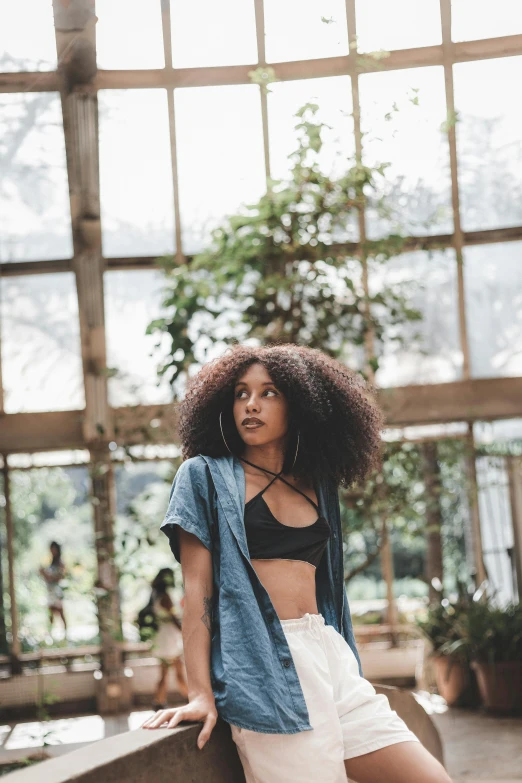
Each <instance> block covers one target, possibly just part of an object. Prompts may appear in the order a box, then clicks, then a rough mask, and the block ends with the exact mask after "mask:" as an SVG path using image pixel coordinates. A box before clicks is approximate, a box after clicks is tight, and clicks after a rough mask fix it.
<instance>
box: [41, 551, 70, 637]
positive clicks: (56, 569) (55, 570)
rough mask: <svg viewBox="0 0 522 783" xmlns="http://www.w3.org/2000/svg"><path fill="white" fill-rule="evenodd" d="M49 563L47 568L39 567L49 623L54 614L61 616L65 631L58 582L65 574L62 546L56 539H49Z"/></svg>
mask: <svg viewBox="0 0 522 783" xmlns="http://www.w3.org/2000/svg"><path fill="white" fill-rule="evenodd" d="M49 549H50V550H51V558H52V559H51V563H50V565H48V566H47V568H43V567H42V568H40V575H41V576H43V578H44V579H45V583H46V586H47V608H48V609H49V623H50V625H51V629H52V627H53V622H54V618H55V616H56V615H58V616H59V617H61V619H62V622H63V630H64V632H65V633H67V623H66V621H65V614H64V612H63V590H62V587H61V585H60V582H61V581H62V579H63V578H64V576H65V565H64V564H63V562H62V548H61V546H60V544H57V543H56V541H51V544H50V546H49Z"/></svg>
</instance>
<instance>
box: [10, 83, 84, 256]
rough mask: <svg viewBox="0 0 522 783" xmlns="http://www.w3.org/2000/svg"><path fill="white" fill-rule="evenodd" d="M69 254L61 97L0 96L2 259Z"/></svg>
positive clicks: (69, 225) (44, 94)
mask: <svg viewBox="0 0 522 783" xmlns="http://www.w3.org/2000/svg"><path fill="white" fill-rule="evenodd" d="M71 255H72V235H71V216H70V207H69V193H68V186H67V168H66V162H65V142H64V136H63V127H62V110H61V106H60V98H59V95H58V93H13V94H11V95H7V94H6V95H0V260H2V261H43V260H46V259H50V258H67V257H70V256H71Z"/></svg>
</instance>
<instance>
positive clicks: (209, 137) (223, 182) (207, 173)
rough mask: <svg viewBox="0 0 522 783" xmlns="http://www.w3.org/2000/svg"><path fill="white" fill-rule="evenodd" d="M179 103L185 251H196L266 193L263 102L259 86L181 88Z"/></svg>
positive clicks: (180, 168) (178, 136)
mask: <svg viewBox="0 0 522 783" xmlns="http://www.w3.org/2000/svg"><path fill="white" fill-rule="evenodd" d="M174 99H175V104H176V133H177V141H178V173H179V192H180V212H181V222H182V228H183V250H184V252H185V253H196V252H198V251H199V250H200V249H201V248H202V246H203V245H204V243H205V242H206V240H207V239H208V237H209V235H210V231H211V229H212V228H214V227H215V226H216V224H218V223H219V222H220V221H221V220H222V219H223V217H224V216H225V215H227V214H231V213H233V212H236V211H237V210H238V208H239V206H240V204H242V203H251V202H252V203H253V202H255V201H257V199H258V198H260V196H261V195H262V194H263V192H264V191H265V189H266V180H265V165H264V152H263V134H262V125H261V101H260V98H259V88H258V87H257V86H255V85H240V86H231V87H194V88H192V87H191V88H187V89H179V90H176V91H175V93H174Z"/></svg>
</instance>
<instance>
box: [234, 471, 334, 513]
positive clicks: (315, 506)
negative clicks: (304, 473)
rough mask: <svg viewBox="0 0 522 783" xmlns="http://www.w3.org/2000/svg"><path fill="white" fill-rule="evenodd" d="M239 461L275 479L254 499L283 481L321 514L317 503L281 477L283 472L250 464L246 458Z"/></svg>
mask: <svg viewBox="0 0 522 783" xmlns="http://www.w3.org/2000/svg"><path fill="white" fill-rule="evenodd" d="M239 459H240V460H241V461H242V462H246V463H247V465H250V466H251V467H253V468H257V469H258V470H262V471H264V472H265V473H270V475H271V476H273V477H274V478H273V479H272V481H269V483H268V484H267V485H266V487H265V488H264V489H262V490H261V492H258V494H257V495H255V496H254V497H259V496H261V495H262V494H263V493H264V492H266V490H267V489H268V488H269V487H271V486H272V484H273V483H274V481H275V480H276V479H280V481H282V482H283V483H284V484H287V485H288V486H289V487H290V488H291V489H295V491H296V492H299V494H300V495H302V496H303V497H304V498H306V500H308V502H309V503H311V504H312V506H313V507H314V508H315V510H316V511H317V513H319V506H318V505H317V504H316V503H314V501H313V500H311V499H310V498H309V497H308V495H306V494H305V493H304V492H301V490H300V489H297V487H294V485H293V484H290V482H289V481H287V480H286V479H285V478H283V477H282V475H281V473H282V472H283V471H282V470H280V471H279V473H274V472H273V471H272V470H268V468H262V467H261V466H260V465H254V463H253V462H249V461H248V460H247V459H245V458H244V457H240V458H239ZM253 499H254V498H251V500H253ZM249 502H250V501H249Z"/></svg>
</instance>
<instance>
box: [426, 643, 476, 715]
mask: <svg viewBox="0 0 522 783" xmlns="http://www.w3.org/2000/svg"><path fill="white" fill-rule="evenodd" d="M433 665H434V669H435V679H436V681H437V690H438V691H439V693H440V695H441V696H442V698H443V699H444V700H445V701H446V703H447V704H448V705H449V706H450V707H451V706H452V705H453V704H456V703H457V702H458V700H459V699H460V697H461V696H462V694H463V693H464V691H465V690H466V688H468V686H469V684H470V677H469V668H468V666H467V665H466V664H464V663H462V662H461V661H459V660H458V659H457V658H455V657H454V656H452V655H437V656H436V657H435V658H434V659H433Z"/></svg>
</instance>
